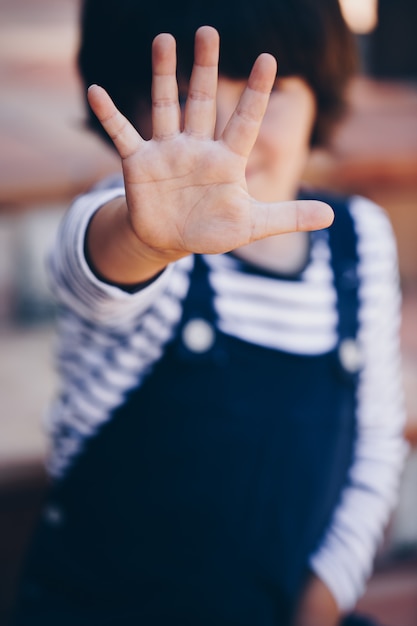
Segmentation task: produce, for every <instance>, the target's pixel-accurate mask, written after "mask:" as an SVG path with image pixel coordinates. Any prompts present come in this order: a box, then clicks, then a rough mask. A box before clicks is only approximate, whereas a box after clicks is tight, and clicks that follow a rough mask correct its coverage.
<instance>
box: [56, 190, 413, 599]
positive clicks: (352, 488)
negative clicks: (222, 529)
mask: <svg viewBox="0 0 417 626" xmlns="http://www.w3.org/2000/svg"><path fill="white" fill-rule="evenodd" d="M123 194H124V188H123V186H122V184H121V183H120V182H119V183H116V184H114V183H113V184H112V185H111V186H110V187H108V188H107V187H106V186H101V187H100V188H97V189H95V190H93V191H92V192H90V193H89V194H86V195H84V196H80V197H79V198H77V199H76V200H75V202H74V203H73V205H72V207H71V208H70V210H69V211H68V214H67V215H66V217H65V219H64V220H63V223H62V225H61V228H60V231H59V234H58V238H57V242H56V245H55V249H54V250H53V251H52V254H51V256H50V260H49V268H50V275H51V281H52V287H53V290H54V292H55V294H56V296H57V298H58V300H59V302H60V305H61V306H60V314H59V317H58V338H59V339H58V344H57V367H58V370H59V373H60V377H61V391H60V393H58V395H57V398H56V400H55V401H54V403H53V405H52V406H51V409H50V411H49V414H48V419H47V427H48V429H49V432H50V436H51V450H50V455H49V460H48V467H49V471H50V473H51V474H52V475H53V476H55V477H57V478H59V477H61V476H63V475H65V472H66V470H67V469H68V467H69V466H70V464H71V462H72V461H73V460H74V458H76V455H77V454H78V453H79V452H80V451H81V450H82V447H83V445H84V443H85V442H86V441H87V439H88V438H89V437H92V436H93V435H94V433H95V432H96V431H97V429H98V428H99V427H100V426H101V425H102V424H103V423H105V422H106V421H107V420H108V419H109V418H110V415H111V413H112V411H113V410H114V409H115V408H116V407H118V406H119V405H121V404H122V403H123V402H124V399H125V397H126V395H127V393H128V392H129V391H130V390H131V389H132V388H136V387H138V386H140V385H141V383H142V381H143V380H144V378H145V377H146V376H148V375H149V374H150V372H151V371H152V367H153V365H154V364H155V363H156V362H157V361H158V359H160V358H161V356H162V355H163V353H164V347H165V346H166V345H167V343H168V342H169V341H170V339H172V337H173V336H174V333H175V330H176V327H177V325H178V324H179V322H180V319H181V315H182V303H183V301H184V298H185V296H186V295H187V290H188V286H189V281H190V272H191V270H192V267H193V257H187V258H184V259H182V260H180V261H178V262H176V263H173V264H172V265H170V266H169V267H168V268H167V269H166V270H165V271H164V272H163V273H162V274H161V275H160V276H159V277H158V278H157V279H156V280H155V281H154V282H152V283H151V284H150V285H148V286H147V287H146V288H144V289H142V290H141V291H139V292H137V293H128V292H126V291H124V290H122V289H120V288H118V287H117V286H114V285H109V284H106V283H104V282H102V281H100V280H99V279H98V278H97V277H96V276H95V274H94V273H93V272H92V271H91V269H90V267H89V265H88V263H87V261H86V259H85V255H84V240H85V232H86V229H87V226H88V223H89V221H90V219H91V217H92V215H93V214H94V212H95V211H96V210H98V209H99V208H100V206H102V205H103V204H105V203H106V202H108V201H109V200H111V199H113V198H115V197H117V196H122V195H123ZM349 208H350V211H351V214H352V216H353V219H354V224H355V229H356V232H357V235H358V252H359V267H358V273H359V278H360V291H359V297H360V310H359V322H360V329H359V337H358V339H359V341H360V344H361V347H362V351H363V360H364V368H363V372H362V373H361V377H360V382H359V387H358V391H357V394H358V410H357V411H358V414H357V422H358V436H357V440H356V442H355V459H354V462H353V465H352V467H351V470H350V476H349V483H348V486H347V487H346V488H345V489H344V491H343V493H342V497H341V501H340V504H339V506H338V507H337V509H336V510H335V512H334V515H333V520H332V523H331V525H330V528H329V530H328V532H327V534H326V536H325V538H324V541H323V542H322V545H321V546H320V547H319V549H318V550H317V552H316V553H315V554H313V555H312V556H311V567H312V569H313V571H315V572H316V574H317V575H318V576H319V577H320V578H321V579H322V580H323V581H324V582H325V583H326V584H327V586H328V587H329V588H330V589H331V591H332V592H333V594H334V596H335V598H336V600H337V602H338V604H339V606H340V607H341V608H342V609H348V608H350V607H352V606H353V605H354V604H355V602H356V600H357V598H358V597H359V596H360V594H361V593H362V591H363V588H364V584H365V581H366V579H367V577H368V576H369V574H370V572H371V568H372V562H373V558H374V555H375V551H376V549H377V547H378V544H379V542H380V540H381V537H382V533H383V529H384V526H385V524H386V522H387V520H388V517H389V514H390V512H391V511H392V508H393V506H394V504H395V502H396V493H397V490H398V480H399V474H400V471H401V468H402V465H403V460H404V455H405V452H406V447H405V444H404V441H403V438H402V429H403V424H404V401H403V392H402V381H401V363H400V350H399V325H400V307H401V302H400V289H399V282H398V268H397V257H396V247H395V241H394V237H393V234H392V230H391V226H390V223H389V221H388V219H387V217H386V215H385V214H384V212H383V211H382V210H381V209H380V208H379V207H378V206H376V205H374V204H373V203H371V202H370V201H368V200H365V199H364V198H361V197H353V198H352V199H351V201H350V207H349ZM205 259H206V261H207V264H208V266H209V280H210V283H211V286H212V288H213V291H214V294H215V298H214V306H215V310H216V314H217V318H218V326H219V329H220V330H221V331H222V332H223V333H225V334H227V335H230V336H233V337H237V338H239V339H241V340H243V341H246V342H250V343H252V344H257V345H260V346H267V347H269V348H273V349H277V350H283V351H285V352H289V353H295V354H305V355H319V354H325V353H327V352H329V351H331V350H332V349H334V348H335V346H336V342H337V339H338V337H337V321H338V320H337V310H336V300H337V297H336V292H335V288H334V285H333V272H332V267H331V257H330V249H329V246H328V242H327V240H326V238H325V237H317V238H313V239H312V246H311V250H310V256H309V260H308V263H307V264H306V266H305V268H304V270H303V271H302V273H301V275H300V276H298V277H297V280H291V279H288V278H286V279H284V278H282V279H281V278H279V277H277V276H272V275H267V274H265V273H262V274H256V273H254V272H252V271H245V264H243V263H242V262H241V261H239V260H238V259H236V258H235V257H233V256H232V255H227V254H225V255H210V256H206V257H205Z"/></svg>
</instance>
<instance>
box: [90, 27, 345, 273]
mask: <svg viewBox="0 0 417 626" xmlns="http://www.w3.org/2000/svg"><path fill="white" fill-rule="evenodd" d="M218 50H219V38H218V34H217V32H216V31H215V30H214V29H212V28H210V27H202V28H200V29H199V30H198V31H197V33H196V39H195V64H194V68H193V72H192V76H191V80H190V86H189V95H188V99H187V103H186V107H185V116H184V128H183V129H182V130H181V128H180V123H181V122H180V118H181V116H180V108H179V103H178V87H177V82H176V78H175V71H176V58H175V41H174V39H173V38H172V37H171V36H170V35H167V34H162V35H159V36H158V37H156V39H155V40H154V43H153V49H152V59H153V89H152V101H153V107H152V123H153V137H152V139H151V140H150V141H144V140H143V139H142V137H141V136H140V135H139V134H138V133H137V132H136V130H135V129H134V128H133V126H132V125H131V124H130V123H129V122H128V121H127V120H126V119H125V118H124V117H123V116H122V114H121V113H120V112H119V111H118V110H117V109H116V108H115V106H114V104H113V103H112V101H111V100H110V98H109V96H108V95H107V93H106V92H105V91H104V90H103V89H101V88H100V87H98V86H92V87H90V89H89V94H88V97H89V102H90V105H91V107H92V109H93V111H94V112H95V114H96V115H97V117H98V119H99V120H100V122H101V124H102V125H103V127H104V129H105V130H106V131H107V133H108V134H109V136H110V137H111V138H112V140H113V142H114V145H115V147H116V149H117V151H118V153H119V155H120V157H121V160H122V168H123V175H124V184H125V191H126V196H125V198H122V199H119V200H117V201H113V202H110V203H108V204H106V205H105V206H103V207H102V209H101V210H100V211H98V212H97V214H96V215H95V216H94V218H93V220H92V222H91V224H90V227H89V231H88V237H87V249H88V254H89V258H90V260H91V263H92V265H93V267H94V268H95V270H96V272H97V273H98V274H99V275H101V276H103V277H104V278H105V279H106V280H108V281H111V282H113V283H117V284H121V285H131V284H135V283H141V282H143V281H148V280H149V279H151V278H152V277H153V276H155V275H157V274H159V273H160V272H161V270H162V269H163V268H164V267H166V266H167V265H168V264H170V263H172V262H173V261H176V260H178V259H180V258H182V257H184V256H186V255H188V254H191V253H206V254H211V253H221V252H226V251H229V250H231V249H234V248H237V247H240V246H242V245H244V244H247V243H250V242H251V241H255V240H257V239H261V238H263V237H267V236H270V235H274V234H278V233H283V232H289V231H295V230H312V229H316V228H322V227H325V226H327V225H329V223H330V222H331V220H332V217H333V216H332V212H331V210H330V208H329V207H328V206H327V205H324V204H322V203H317V202H286V203H275V204H274V203H272V204H264V203H260V202H256V201H255V200H254V199H252V198H251V197H250V196H249V195H248V191H247V187H246V180H245V169H246V163H247V159H248V156H249V153H250V151H251V149H252V146H253V144H254V142H255V140H256V137H257V133H258V130H259V126H260V124H261V122H262V118H263V115H264V112H265V110H266V107H267V104H268V99H269V93H270V90H271V88H272V85H273V83H274V80H275V76H276V63H275V60H274V59H273V58H272V57H271V56H270V55H267V54H263V55H261V56H260V57H258V59H257V60H256V62H255V64H254V66H253V69H252V72H251V74H250V76H249V79H248V84H247V87H246V89H245V90H244V92H243V94H242V97H241V99H240V102H239V104H238V106H237V108H236V110H235V112H234V114H233V115H232V117H231V119H230V121H229V123H228V125H227V126H226V128H225V130H224V132H223V134H222V136H221V137H220V138H219V139H217V140H214V128H215V121H216V88H217V71H218V68H217V65H218Z"/></svg>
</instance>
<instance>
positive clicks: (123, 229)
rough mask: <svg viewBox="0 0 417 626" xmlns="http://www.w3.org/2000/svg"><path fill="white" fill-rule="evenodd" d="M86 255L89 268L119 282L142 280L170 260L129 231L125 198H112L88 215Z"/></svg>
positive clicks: (138, 281)
mask: <svg viewBox="0 0 417 626" xmlns="http://www.w3.org/2000/svg"><path fill="white" fill-rule="evenodd" d="M86 255H87V258H88V261H89V264H90V265H91V268H92V269H93V271H94V272H95V273H96V275H98V276H99V277H100V278H102V279H104V280H105V281H106V282H109V283H114V284H117V285H120V286H130V285H137V284H140V283H145V282H147V281H149V280H151V279H152V278H154V277H156V276H157V275H158V274H159V273H160V272H161V271H162V270H163V269H164V268H165V267H166V266H167V265H168V264H169V262H170V261H171V260H173V259H170V258H169V257H168V256H167V255H165V254H164V253H163V252H162V251H156V250H152V249H151V248H149V246H147V245H146V244H144V243H143V242H141V241H140V239H139V238H138V237H137V236H136V234H135V232H134V231H133V229H132V227H131V225H130V222H129V215H128V209H127V206H126V200H125V198H120V197H118V198H115V199H114V200H110V201H109V202H108V203H106V204H105V205H103V206H102V207H101V208H100V209H99V210H98V211H97V212H96V213H95V214H94V215H93V217H92V219H91V221H90V224H89V226H88V230H87V234H86Z"/></svg>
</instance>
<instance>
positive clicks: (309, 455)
mask: <svg viewBox="0 0 417 626" xmlns="http://www.w3.org/2000/svg"><path fill="white" fill-rule="evenodd" d="M332 204H333V206H334V208H335V212H336V220H335V224H334V226H332V227H331V228H330V229H329V231H328V232H327V233H320V234H315V235H314V236H329V238H330V247H331V251H332V267H333V270H334V275H335V286H336V291H337V297H338V315H339V324H338V335H339V341H338V345H337V346H336V348H335V349H334V350H332V351H331V352H329V353H325V354H319V355H315V356H304V355H298V354H291V353H286V352H283V351H279V350H275V349H269V348H264V347H260V346H258V345H254V344H249V343H247V342H244V341H242V340H239V339H236V338H234V337H231V336H228V335H225V334H223V333H221V332H219V330H218V329H217V324H216V322H217V319H216V313H215V308H214V303H213V300H214V293H213V289H212V287H211V285H210V279H209V269H208V266H207V265H206V263H205V260H204V257H201V256H196V257H195V260H194V269H193V270H192V274H191V281H190V289H189V293H188V295H187V297H186V300H185V302H184V310H183V315H182V319H181V323H180V324H179V326H178V329H177V331H176V333H175V337H174V339H173V340H172V341H171V342H170V344H169V345H168V346H167V348H166V350H165V353H164V355H163V356H162V358H161V360H160V361H159V362H157V363H156V364H155V366H154V368H153V370H152V372H151V373H150V375H149V376H148V377H147V378H146V379H145V381H144V383H143V384H142V386H141V387H140V388H138V389H134V390H132V391H131V392H130V394H129V395H128V397H127V398H126V401H125V403H124V404H123V405H122V406H120V407H119V408H118V409H117V410H115V411H114V413H113V414H112V416H111V419H109V421H108V422H107V423H106V424H105V425H104V426H103V427H102V428H101V430H100V431H99V432H98V434H97V435H96V436H95V437H94V438H93V439H91V441H89V442H88V443H87V445H86V447H85V450H84V452H83V453H82V454H81V455H80V457H79V458H78V459H77V460H76V461H75V463H74V465H73V467H72V468H71V469H70V471H69V472H68V474H67V476H66V477H65V478H64V479H62V480H61V481H60V482H58V483H57V484H56V485H55V487H54V488H53V489H52V492H51V495H50V502H49V506H55V507H58V508H59V510H60V511H61V512H62V515H63V521H62V523H61V524H59V525H56V527H51V524H47V523H44V524H43V525H42V526H41V528H40V530H39V540H38V544H39V546H42V554H41V552H40V550H41V548H38V554H39V556H38V566H37V567H38V570H39V569H40V570H41V576H43V578H44V581H45V585H46V586H49V588H53V589H55V590H56V591H57V593H58V594H61V595H62V597H63V603H64V605H65V597H66V596H68V597H70V598H72V602H73V603H74V606H77V607H78V610H80V614H79V616H78V617H77V626H82V625H83V624H86V625H87V624H115V625H116V624H117V625H120V626H121V625H123V624H126V625H127V624H132V625H133V624H137V625H142V624H143V625H144V626H152V625H154V624H155V625H158V626H162V625H164V626H168V624H173V625H175V624H178V625H181V626H186V625H188V624H190V625H191V624H193V626H209V625H210V626H214V625H216V626H222V625H224V626H226V625H241V626H272V625H273V624H274V625H280V626H285V624H287V621H288V620H289V618H290V615H291V611H292V608H293V606H294V602H295V601H296V598H297V595H298V594H299V593H300V590H301V589H302V585H303V583H304V581H305V578H306V576H307V573H308V558H309V556H310V555H311V554H312V553H313V552H314V550H315V549H317V547H318V546H319V545H320V542H321V540H322V538H323V536H324V534H325V532H326V529H327V527H328V525H329V524H330V522H331V518H332V512H333V511H334V509H335V507H336V506H337V505H338V503H339V499H340V494H341V491H342V489H343V486H344V485H345V484H346V483H347V482H348V480H349V478H348V473H349V467H350V465H351V462H352V455H353V446H354V440H355V429H356V422H355V391H356V379H357V371H356V370H355V368H353V371H349V367H347V368H346V367H343V362H341V359H340V354H341V347H342V346H343V345H346V342H349V341H350V342H354V341H355V340H356V335H357V326H358V320H357V311H358V293H357V291H358V289H357V278H356V271H357V270H356V265H357V253H356V236H355V234H354V229H353V225H352V223H351V218H350V215H349V212H348V210H347V208H346V206H345V204H344V203H343V202H340V203H335V202H334V201H333V202H332ZM295 280H297V278H295ZM193 324H194V329H195V328H198V327H199V328H200V330H201V329H203V331H204V332H205V333H206V335H205V337H206V339H205V341H200V343H198V341H197V343H195V342H194V343H193V341H191V340H190V339H189V337H190V329H192V328H193ZM198 325H199V326H198ZM187 333H188V334H187ZM35 553H36V549H35ZM35 560H36V559H35ZM39 562H41V563H42V564H41V565H39ZM29 570H30V568H29ZM52 572H54V574H53V575H52ZM57 572H58V573H57ZM38 578H39V575H38ZM52 604H53V603H52ZM96 605H97V606H99V607H101V608H100V611H99V612H97V611H96V610H95V609H94V607H95V606H96ZM82 607H84V609H85V611H84V613H82ZM51 610H52V609H51ZM52 615H53V614H52ZM74 615H75V614H74ZM77 615H78V614H77ZM81 615H83V617H80V616H81ZM86 615H90V617H89V618H87V617H86ZM99 615H101V617H99ZM45 616H46V617H45ZM112 616H113V617H112ZM116 616H117V617H116ZM53 619H54V618H53V616H52V617H51V620H50V621H48V617H47V614H46V613H45V614H44V615H43V618H42V625H43V626H49V624H52V623H53V624H54V626H56V623H57V622H54V621H53ZM112 619H113V621H112ZM83 620H84V621H83ZM94 620H95V621H94ZM100 620H101V621H100ZM106 620H107V621H106ZM25 623H26V622H25ZM27 623H28V624H37V623H38V622H36V621H28V622H27ZM39 623H41V621H39ZM59 623H60V625H64V624H66V623H67V622H65V621H63V620H60V622H59ZM69 623H71V622H70V621H69V622H68V624H69ZM72 623H75V622H74V621H73V622H72Z"/></svg>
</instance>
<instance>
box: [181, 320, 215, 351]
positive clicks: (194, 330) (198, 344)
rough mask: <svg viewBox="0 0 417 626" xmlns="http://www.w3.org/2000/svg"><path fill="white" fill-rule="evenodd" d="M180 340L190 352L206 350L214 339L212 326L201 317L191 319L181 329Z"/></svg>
mask: <svg viewBox="0 0 417 626" xmlns="http://www.w3.org/2000/svg"><path fill="white" fill-rule="evenodd" d="M182 340H183V342H184V345H185V346H186V347H187V348H188V349H189V350H190V352H197V353H203V352H207V351H208V350H210V348H211V347H212V346H213V344H214V340H215V333H214V329H213V326H212V325H211V324H210V323H209V322H207V321H206V320H204V319H202V318H195V319H192V320H190V321H189V322H187V323H186V324H185V326H184V328H183V330H182Z"/></svg>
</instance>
